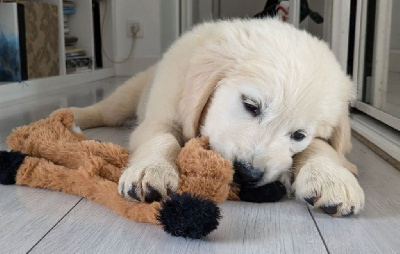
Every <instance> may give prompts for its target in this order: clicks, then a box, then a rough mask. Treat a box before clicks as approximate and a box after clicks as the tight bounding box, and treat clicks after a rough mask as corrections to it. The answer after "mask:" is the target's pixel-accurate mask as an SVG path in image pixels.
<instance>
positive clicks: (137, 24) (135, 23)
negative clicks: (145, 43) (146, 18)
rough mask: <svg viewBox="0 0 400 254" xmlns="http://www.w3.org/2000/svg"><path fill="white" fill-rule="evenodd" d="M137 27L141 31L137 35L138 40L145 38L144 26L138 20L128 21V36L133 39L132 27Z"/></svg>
mask: <svg viewBox="0 0 400 254" xmlns="http://www.w3.org/2000/svg"><path fill="white" fill-rule="evenodd" d="M133 26H137V27H139V31H138V32H137V34H136V38H143V37H144V34H143V24H142V22H140V21H139V20H137V19H128V22H127V23H126V36H127V37H128V38H132V37H133V36H132V27H133Z"/></svg>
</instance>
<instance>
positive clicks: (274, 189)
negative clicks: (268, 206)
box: [239, 181, 286, 203]
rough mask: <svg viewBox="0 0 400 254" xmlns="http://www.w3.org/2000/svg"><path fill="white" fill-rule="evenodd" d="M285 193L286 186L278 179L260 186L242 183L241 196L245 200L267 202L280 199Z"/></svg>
mask: <svg viewBox="0 0 400 254" xmlns="http://www.w3.org/2000/svg"><path fill="white" fill-rule="evenodd" d="M285 194H286V188H285V186H284V185H283V184H282V183H281V182H279V181H276V182H273V183H268V184H266V185H263V186H260V187H252V186H246V185H242V186H241V188H240V192H239V197H240V199H241V200H243V201H248V202H255V203H265V202H276V201H279V200H280V199H282V198H283V196H284V195H285Z"/></svg>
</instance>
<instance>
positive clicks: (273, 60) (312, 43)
mask: <svg viewBox="0 0 400 254" xmlns="http://www.w3.org/2000/svg"><path fill="white" fill-rule="evenodd" d="M352 94H353V93H352V83H351V82H350V80H349V78H348V77H347V76H346V75H345V73H344V72H343V71H342V70H341V67H340V66H339V64H338V62H337V61H336V59H335V56H334V55H333V54H332V52H331V51H330V49H329V48H328V46H327V45H326V44H325V43H324V42H322V41H320V40H318V39H316V38H315V37H313V36H311V35H309V34H308V33H307V32H305V31H299V30H297V29H295V28H293V27H292V26H290V25H288V24H285V23H282V22H280V21H278V20H274V19H265V20H231V21H220V22H215V23H205V24H203V25H200V26H198V27H196V28H194V29H193V30H192V31H191V32H188V33H186V34H184V35H183V36H182V37H181V38H180V39H179V40H178V41H177V42H175V44H174V45H172V47H171V48H170V49H169V50H168V52H166V53H165V54H164V56H163V58H162V59H161V60H160V61H159V62H158V63H157V64H156V65H155V66H153V67H151V68H149V69H148V70H147V71H145V72H143V73H140V74H138V75H136V76H135V77H133V78H131V79H130V80H128V81H127V82H126V83H125V84H123V85H122V86H121V87H119V88H118V89H117V90H116V91H115V92H114V93H113V94H111V95H110V96H109V97H107V98H106V99H105V100H103V101H101V102H99V103H97V104H95V105H92V106H89V107H86V108H72V110H73V111H74V114H75V117H76V122H77V124H78V125H80V126H81V127H82V128H90V127H96V126H105V125H108V126H115V125H119V124H122V123H124V122H125V121H126V120H127V119H129V118H132V117H135V116H136V117H137V120H138V123H139V126H138V127H137V128H136V129H135V130H134V131H133V133H132V135H131V140H130V149H131V151H132V156H131V158H130V164H129V166H128V167H127V168H126V169H125V171H124V173H123V175H122V177H121V179H120V181H119V192H120V194H121V195H123V196H124V197H125V198H126V199H128V200H137V201H146V202H152V201H154V200H159V199H161V198H163V197H165V196H167V195H168V194H169V193H170V192H173V191H175V190H176V189H177V187H178V172H177V167H176V165H175V159H176V157H177V155H178V153H179V151H180V149H181V146H182V145H183V143H184V142H185V141H187V140H188V139H190V138H193V137H196V136H198V135H205V136H208V137H209V138H210V144H211V148H212V149H214V150H216V151H218V152H219V153H221V154H222V155H223V156H224V157H225V158H226V159H228V160H230V161H232V162H233V163H234V165H235V170H236V174H237V175H238V178H237V181H239V182H240V183H242V184H250V185H254V186H259V185H263V184H265V183H268V182H272V181H275V180H281V181H283V182H285V183H286V185H287V186H289V187H291V188H293V190H294V191H295V194H296V196H297V197H298V198H299V199H301V200H306V201H307V202H308V203H310V204H312V205H314V206H315V207H319V208H321V209H322V210H324V211H325V212H326V213H329V214H332V215H335V216H340V215H347V214H352V213H358V212H360V210H362V208H363V206H364V192H363V190H362V188H361V187H360V185H359V183H358V181H357V179H356V178H355V176H354V175H356V174H357V168H356V166H354V165H353V164H351V163H350V162H348V161H347V160H346V158H345V154H346V153H347V152H348V151H349V150H350V147H351V144H350V127H349V122H348V103H349V101H350V100H351V98H352ZM293 172H294V182H293V184H292V185H291V180H292V179H291V173H293Z"/></svg>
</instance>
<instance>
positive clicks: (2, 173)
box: [0, 151, 26, 184]
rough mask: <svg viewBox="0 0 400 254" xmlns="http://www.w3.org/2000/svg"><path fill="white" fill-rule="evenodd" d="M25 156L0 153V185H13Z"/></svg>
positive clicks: (18, 153)
mask: <svg viewBox="0 0 400 254" xmlns="http://www.w3.org/2000/svg"><path fill="white" fill-rule="evenodd" d="M25 157H26V155H25V154H22V153H20V152H13V151H11V152H7V151H0V184H15V177H16V175H17V171H18V169H19V167H20V166H21V164H22V163H23V162H24V159H25Z"/></svg>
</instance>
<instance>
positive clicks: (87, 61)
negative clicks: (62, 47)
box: [66, 56, 92, 74]
mask: <svg viewBox="0 0 400 254" xmlns="http://www.w3.org/2000/svg"><path fill="white" fill-rule="evenodd" d="M66 69H67V74H72V73H78V72H86V71H91V70H92V58H91V57H87V56H84V57H72V58H67V59H66Z"/></svg>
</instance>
